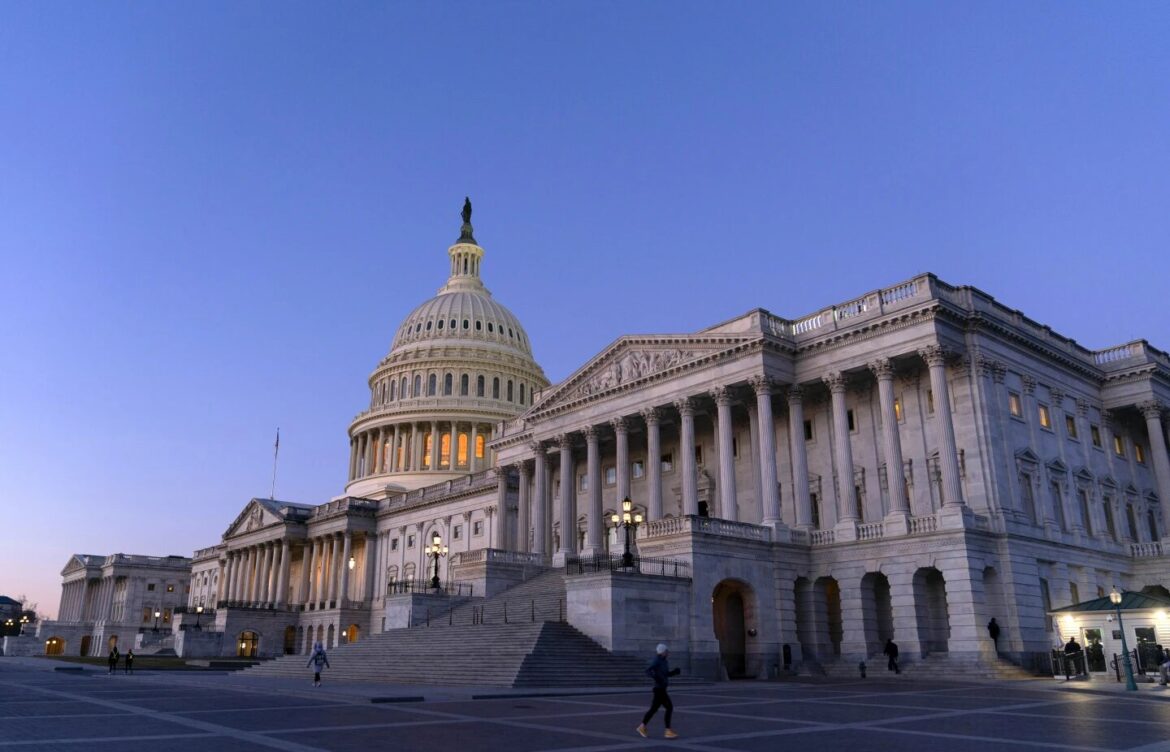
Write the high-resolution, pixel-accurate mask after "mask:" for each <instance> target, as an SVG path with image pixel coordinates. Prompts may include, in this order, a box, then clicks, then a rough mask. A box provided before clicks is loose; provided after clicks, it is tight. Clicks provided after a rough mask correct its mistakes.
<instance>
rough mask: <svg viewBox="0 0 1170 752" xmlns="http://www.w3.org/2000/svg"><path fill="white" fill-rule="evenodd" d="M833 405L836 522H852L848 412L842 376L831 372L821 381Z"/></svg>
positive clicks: (854, 511) (854, 500) (854, 507)
mask: <svg viewBox="0 0 1170 752" xmlns="http://www.w3.org/2000/svg"><path fill="white" fill-rule="evenodd" d="M824 382H825V386H827V387H829V393H830V394H831V395H832V403H833V439H834V441H833V454H834V455H835V456H836V459H837V519H838V520H839V521H841V522H846V523H850V522H852V523H856V522H858V521H859V520H858V517H857V497H856V495H855V494H854V489H853V448H852V447H851V446H850V444H849V410H848V408H847V407H846V406H845V387H846V383H845V377H844V376H842V375H841V374H840V373H837V372H833V373H830V374H828V375H827V376H826V377H825V378H824Z"/></svg>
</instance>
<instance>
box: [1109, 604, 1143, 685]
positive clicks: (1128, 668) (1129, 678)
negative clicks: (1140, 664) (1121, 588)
mask: <svg viewBox="0 0 1170 752" xmlns="http://www.w3.org/2000/svg"><path fill="white" fill-rule="evenodd" d="M1109 600H1110V601H1111V602H1112V603H1113V608H1115V609H1117V628H1118V629H1119V630H1120V631H1121V657H1122V660H1124V662H1125V688H1126V690H1127V691H1130V692H1136V691H1137V682H1135V681H1134V680H1133V664H1132V663H1130V660H1129V645H1128V644H1127V643H1126V641H1125V624H1124V623H1123V622H1122V621H1121V593H1119V592H1118V591H1117V588H1113V592H1112V593H1110V594H1109Z"/></svg>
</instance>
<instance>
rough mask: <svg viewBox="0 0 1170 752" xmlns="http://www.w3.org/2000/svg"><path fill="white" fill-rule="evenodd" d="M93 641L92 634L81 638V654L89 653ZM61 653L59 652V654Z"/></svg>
mask: <svg viewBox="0 0 1170 752" xmlns="http://www.w3.org/2000/svg"><path fill="white" fill-rule="evenodd" d="M92 643H93V636H92V635H85V636H83V637H82V638H81V653H80V655H89V649H90V646H91V644H92ZM58 655H59V654H58Z"/></svg>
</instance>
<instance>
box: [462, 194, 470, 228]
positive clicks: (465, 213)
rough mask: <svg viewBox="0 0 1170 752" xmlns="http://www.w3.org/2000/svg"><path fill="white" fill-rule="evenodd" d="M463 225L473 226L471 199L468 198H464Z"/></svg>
mask: <svg viewBox="0 0 1170 752" xmlns="http://www.w3.org/2000/svg"><path fill="white" fill-rule="evenodd" d="M463 224H465V225H469V224H471V199H470V198H468V197H467V196H464V197H463Z"/></svg>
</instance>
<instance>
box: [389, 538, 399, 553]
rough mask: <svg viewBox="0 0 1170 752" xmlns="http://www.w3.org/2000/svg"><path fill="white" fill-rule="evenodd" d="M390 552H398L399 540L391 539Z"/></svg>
mask: <svg viewBox="0 0 1170 752" xmlns="http://www.w3.org/2000/svg"><path fill="white" fill-rule="evenodd" d="M390 550H391V551H397V550H398V539H397V538H391V539H390Z"/></svg>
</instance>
